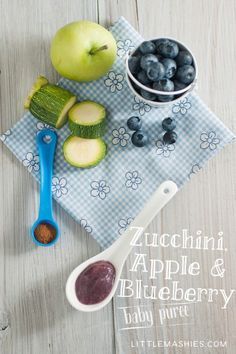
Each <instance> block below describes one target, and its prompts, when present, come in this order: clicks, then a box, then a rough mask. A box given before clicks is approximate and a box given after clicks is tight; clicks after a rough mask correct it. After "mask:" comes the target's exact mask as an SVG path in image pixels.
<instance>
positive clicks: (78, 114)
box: [68, 101, 106, 139]
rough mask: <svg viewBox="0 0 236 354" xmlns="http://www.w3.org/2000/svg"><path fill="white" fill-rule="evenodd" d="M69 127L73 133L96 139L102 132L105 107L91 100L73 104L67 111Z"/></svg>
mask: <svg viewBox="0 0 236 354" xmlns="http://www.w3.org/2000/svg"><path fill="white" fill-rule="evenodd" d="M68 115H69V128H70V130H71V132H72V133H73V134H74V135H77V136H80V137H81V138H86V139H96V138H99V137H101V136H102V135H103V134H104V130H105V118H106V109H105V107H104V106H102V105H101V104H99V103H97V102H93V101H83V102H80V103H77V104H75V105H74V106H73V107H72V108H71V109H70V111H69V113H68Z"/></svg>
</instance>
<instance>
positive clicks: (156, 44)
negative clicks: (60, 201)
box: [154, 38, 169, 55]
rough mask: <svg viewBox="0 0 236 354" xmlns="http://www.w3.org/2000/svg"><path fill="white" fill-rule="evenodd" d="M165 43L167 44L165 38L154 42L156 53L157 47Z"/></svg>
mask: <svg viewBox="0 0 236 354" xmlns="http://www.w3.org/2000/svg"><path fill="white" fill-rule="evenodd" d="M167 42H169V39H167V38H159V39H157V40H155V41H154V43H155V46H156V50H157V52H158V48H159V45H160V44H162V45H163V44H164V43H167ZM157 55H160V54H157Z"/></svg>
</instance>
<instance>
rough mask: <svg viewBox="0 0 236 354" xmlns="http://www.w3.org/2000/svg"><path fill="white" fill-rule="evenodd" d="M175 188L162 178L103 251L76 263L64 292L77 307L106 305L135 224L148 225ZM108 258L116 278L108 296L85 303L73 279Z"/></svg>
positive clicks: (111, 295) (85, 310)
mask: <svg viewBox="0 0 236 354" xmlns="http://www.w3.org/2000/svg"><path fill="white" fill-rule="evenodd" d="M177 190H178V188H177V186H176V184H175V183H174V182H172V181H165V182H163V183H162V184H161V185H160V186H159V187H158V189H157V190H156V192H155V193H154V194H153V196H152V197H151V198H150V200H149V201H148V202H147V204H146V205H145V206H144V208H143V209H142V211H141V212H140V213H139V214H138V216H137V217H136V218H135V220H134V221H133V222H132V223H131V225H130V226H129V228H128V229H127V230H126V231H125V232H124V233H123V234H122V235H121V236H120V237H119V238H118V239H117V240H116V241H115V242H114V243H113V244H112V245H111V246H110V247H109V248H107V249H106V250H105V251H103V252H101V253H99V254H97V255H96V256H94V257H92V258H90V259H88V260H87V261H85V262H83V263H81V264H80V265H79V266H78V267H76V268H75V269H74V270H73V271H72V272H71V274H70V276H69V278H68V280H67V283H66V296H67V299H68V301H69V303H70V304H71V305H72V306H73V307H74V308H75V309H76V310H79V311H84V312H92V311H97V310H100V309H101V308H103V307H104V306H106V305H107V304H108V303H109V302H110V300H111V299H112V297H113V296H114V294H115V291H116V288H117V286H118V283H119V279H120V275H121V272H122V268H123V266H124V263H125V261H126V258H127V257H128V255H129V253H130V251H131V250H132V247H133V246H132V239H133V237H134V235H135V233H136V232H137V227H142V228H143V231H144V230H145V229H146V228H147V226H148V225H149V223H150V222H151V221H152V219H153V218H154V217H155V216H156V215H157V213H158V212H159V211H160V210H161V209H162V208H163V207H164V206H165V205H166V204H167V203H168V202H169V200H170V199H171V198H172V197H173V196H174V195H175V194H176V192H177ZM98 261H107V262H110V263H112V264H113V266H114V267H115V270H116V274H115V280H114V283H113V287H112V290H111V292H110V293H109V294H108V296H107V297H106V298H105V299H104V300H103V301H101V302H99V303H96V304H93V305H85V304H83V303H81V302H80V301H79V300H78V298H77V296H76V292H75V282H76V280H77V278H78V276H79V275H80V274H81V272H82V271H83V270H84V269H85V268H87V267H88V266H89V265H91V264H93V263H95V262H98Z"/></svg>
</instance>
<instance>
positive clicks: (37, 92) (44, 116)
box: [25, 76, 76, 128]
mask: <svg viewBox="0 0 236 354" xmlns="http://www.w3.org/2000/svg"><path fill="white" fill-rule="evenodd" d="M75 101H76V96H75V95H73V94H72V93H71V92H70V91H68V90H66V89H64V88H62V87H59V86H56V85H51V84H49V83H48V81H47V79H46V78H44V77H42V76H40V77H39V78H38V79H37V81H36V83H35V84H34V85H33V88H32V90H31V92H30V94H29V96H28V97H27V99H26V102H25V106H26V107H28V108H29V111H30V112H31V113H32V114H33V115H34V116H35V117H36V118H38V119H40V120H41V121H43V122H44V123H47V124H49V125H52V126H53V127H55V128H61V127H62V126H63V125H64V124H65V122H66V120H67V113H68V111H69V110H70V109H71V107H72V106H73V105H74V103H75Z"/></svg>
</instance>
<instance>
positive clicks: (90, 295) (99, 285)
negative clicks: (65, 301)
mask: <svg viewBox="0 0 236 354" xmlns="http://www.w3.org/2000/svg"><path fill="white" fill-rule="evenodd" d="M115 277H116V270H115V267H114V266H113V264H111V263H110V262H107V261H98V262H95V263H92V264H90V265H89V266H88V267H87V268H85V269H84V270H83V271H82V272H81V273H80V275H79V276H78V278H77V279H76V282H75V292H76V296H77V298H78V300H79V301H80V302H81V303H82V304H84V305H94V304H97V303H99V302H101V301H103V300H104V299H105V298H106V297H107V296H108V295H109V294H110V292H111V289H112V287H113V284H114V281H115Z"/></svg>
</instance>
